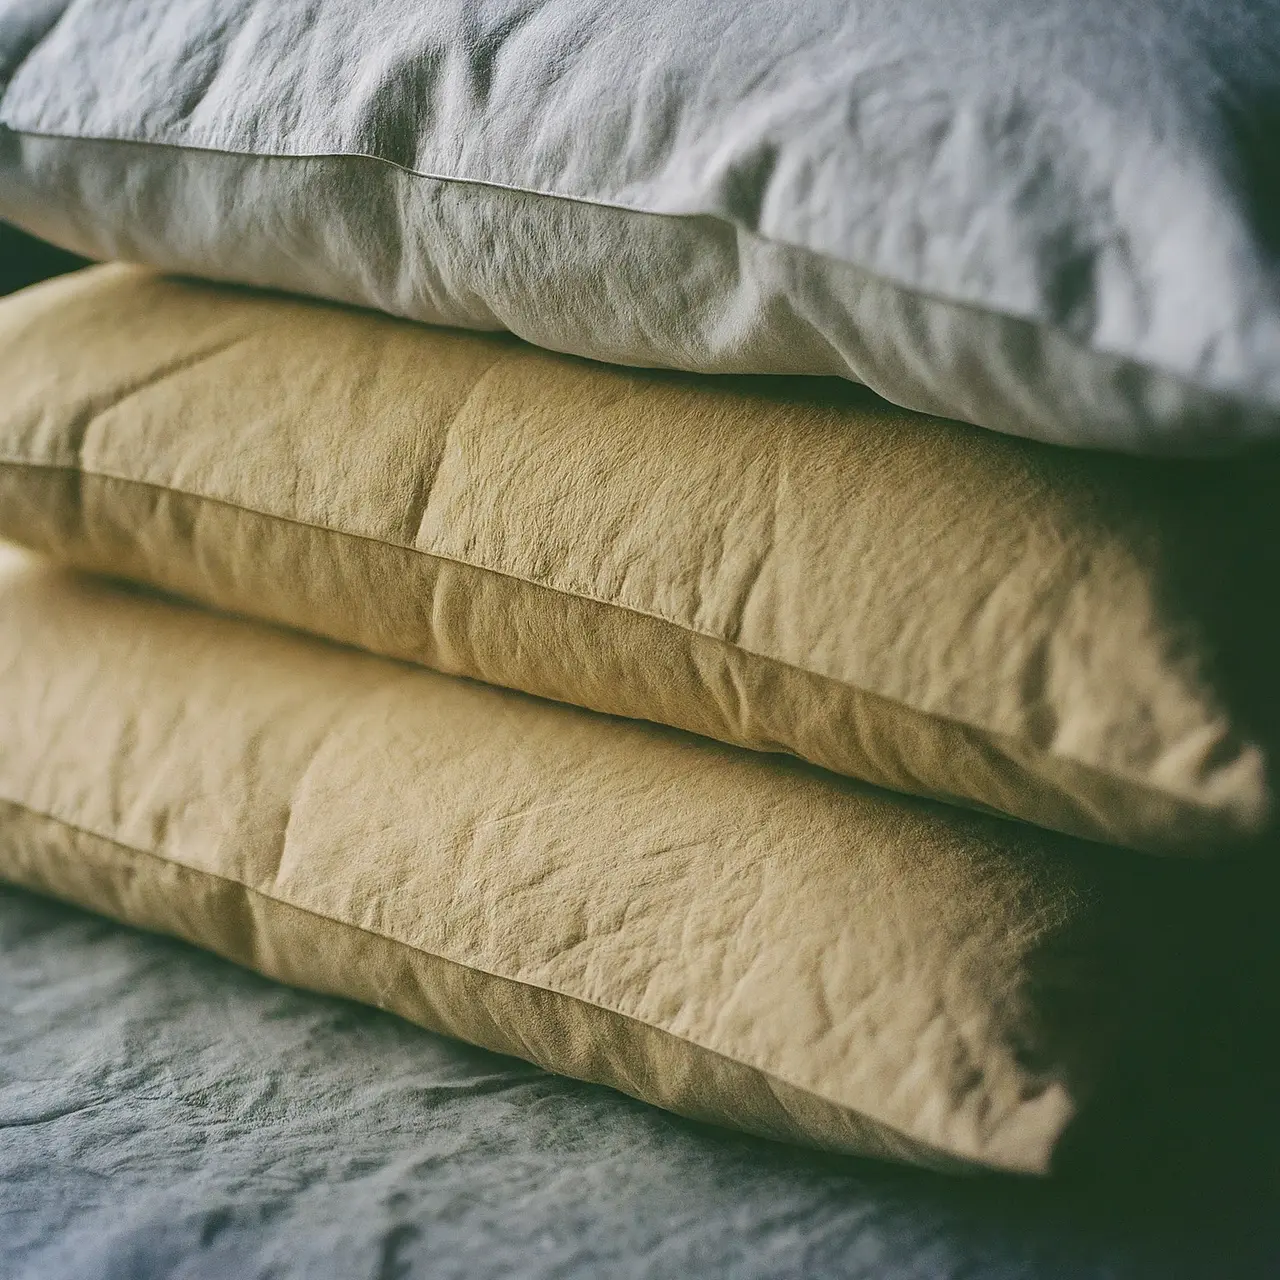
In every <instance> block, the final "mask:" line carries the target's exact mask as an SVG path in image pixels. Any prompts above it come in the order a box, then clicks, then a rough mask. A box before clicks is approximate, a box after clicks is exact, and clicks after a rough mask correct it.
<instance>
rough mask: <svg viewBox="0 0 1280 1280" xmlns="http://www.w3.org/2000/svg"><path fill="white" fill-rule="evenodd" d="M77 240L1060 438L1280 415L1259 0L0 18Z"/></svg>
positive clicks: (73, 244) (55, 7)
mask: <svg viewBox="0 0 1280 1280" xmlns="http://www.w3.org/2000/svg"><path fill="white" fill-rule="evenodd" d="M0 90H2V91H3V99H2V101H0V216H2V217H5V218H8V219H10V220H12V221H15V222H18V223H21V224H23V225H25V226H26V227H27V228H28V229H29V230H34V231H36V232H38V233H39V234H41V235H44V236H46V237H48V238H50V239H53V240H56V241H58V242H60V243H61V244H63V245H64V246H66V247H68V248H72V249H75V250H76V251H78V252H81V253H84V254H87V255H88V256H90V257H108V258H114V257H122V258H130V259H137V260H141V261H146V262H150V263H153V264H155V265H159V266H163V267H167V268H174V269H179V270H185V271H191V272H194V273H197V274H202V275H211V276H216V277H223V278H229V279H235V280H241V281H245V282H249V283H255V284H260V285H272V286H279V287H283V288H287V289H293V290H298V291H302V292H311V293H317V294H321V295H324V296H328V297H332V298H336V299H339V300H343V301H349V302H355V303H361V304H365V305H370V306H374V307H379V308H382V309H384V310H387V311H390V312H392V313H395V314H398V315H404V316H410V317H413V318H416V319H420V320H429V321H433V322H438V323H445V324H450V325H460V326H464V327H469V328H479V329H499V328H507V329H510V330H512V331H513V332H515V333H517V334H519V335H521V336H523V337H525V338H527V339H529V340H531V341H533V342H535V343H539V344H541V345H544V346H548V347H552V348H555V349H558V350H562V351H568V352H573V353H577V354H580V355H587V356H592V357H596V358H600V359H605V360H611V361H617V362H621V363H626V364H636V365H653V366H663V365H671V366H675V367H678V368H685V369H693V370H701V371H709V372H730V373H822V374H836V375H839V376H842V377H848V378H853V379H855V380H858V381H861V382H865V383H866V384H867V385H869V386H871V387H873V388H875V389H876V390H877V391H879V392H880V393H882V394H883V395H885V396H887V397H888V398H889V399H891V400H895V401H897V402H899V403H901V404H904V405H907V406H909V407H912V408H915V409H918V410H923V411H926V412H930V413H936V414H941V415H945V416H948V417H954V418H960V419H963V420H966V421H971V422H977V423H981V424H983V425H984V426H988V427H994V428H997V429H999V430H1002V431H1008V432H1012V433H1014V434H1019V435H1027V436H1032V437H1036V438H1040V439H1045V440H1052V441H1058V442H1066V443H1074V444H1085V445H1093V446H1102V447H1109V448H1117V449H1124V450H1137V451H1156V452H1163V451H1169V450H1186V449H1195V450H1199V449H1221V448H1228V447H1232V446H1239V445H1242V444H1244V443H1245V442H1248V441H1252V440H1256V439H1259V438H1263V437H1274V436H1275V435H1276V434H1277V429H1278V428H1280V360H1277V353H1278V352H1280V274H1278V272H1277V262H1278V259H1277V255H1276V236H1275V231H1276V224H1275V208H1276V190H1277V184H1276V167H1275V163H1274V137H1275V134H1276V132H1277V130H1276V118H1275V117H1276V112H1275V105H1274V104H1275V102H1276V100H1277V92H1278V90H1280V4H1278V3H1277V0H1181V2H1180V3H1177V4H1171V3H1161V4H1157V3H1120V2H1119V0H1020V3H1017V4H1010V3H1009V0H965V3H964V4H963V5H957V4H956V3H955V0H807V3H805V4H801V5H797V4H793V3H781V2H779V0H770V2H768V3H764V2H762V0H753V3H750V4H745V5H744V4H726V3H723V0H500V2H494V3H486V4H476V3H474V2H472V0H435V2H434V3H431V4H422V3H412V2H410V0H383V2H381V3H378V4H369V3H356V2H355V0H221V2H220V3H218V4H216V5H211V4H207V3H202V2H199V0H184V2H181V3H179V2H176V0H170V2H169V3H167V4H156V3H153V0H77V2H76V3H74V4H70V3H67V0H61V2H60V0H40V3H36V4H32V3H31V2H30V0H0Z"/></svg>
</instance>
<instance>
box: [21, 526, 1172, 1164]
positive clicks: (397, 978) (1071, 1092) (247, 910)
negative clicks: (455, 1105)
mask: <svg viewBox="0 0 1280 1280" xmlns="http://www.w3.org/2000/svg"><path fill="white" fill-rule="evenodd" d="M0 725H2V726H3V732H0V876H2V877H3V878H5V879H8V880H11V881H14V882H16V883H19V884H22V885H25V886H28V887H30V888H33V889H36V890H40V891H44V892H48V893H52V894H56V895H58V896H60V897H64V898H67V899H70V900H72V901H74V902H77V903H80V904H82V905H84V906H86V907H90V908H93V909H96V910H99V911H103V912H105V913H107V914H110V915H112V916H115V917H117V918H119V919H121V920H124V921H128V922H132V923H134V924H136V925H140V926H143V927H146V928H152V929H157V930H163V931H165V932H169V933H173V934H176V935H178V936H180V937H183V938H186V939H189V940H190V941H192V942H194V943H197V944H199V945H201V946H204V947H208V948H211V949H213V950H215V951H217V952H220V953H221V954H223V955H225V956H228V957H231V958H233V959H235V960H237V961H239V962H241V963H243V964H246V965H250V966H252V967H254V968H256V969H258V970H261V971H262V972H263V973H266V974H269V975H271V976H273V977H276V978H279V979H283V980H285V981H288V982H291V983H295V984H298V985H300V986H303V987H309V988H315V989H318V990H322V991H328V992H335V993H338V994H341V995H344V996H349V997H353V998H355V999H358V1000H362V1001H366V1002H369V1003H372V1004H375V1005H378V1006H380V1007H383V1008H386V1009H390V1010H393V1011H395V1012H397V1013H399V1014H402V1015H404V1016H405V1017H408V1018H411V1019H413V1020H414V1021H416V1022H419V1023H421V1024H423V1025H425V1026H428V1027H432V1028H435V1029H438V1030H441V1031H443V1032H446V1033H448V1034H450V1035H454V1036H458V1037H462V1038H464V1039H467V1040H470V1041H474V1042H475V1043H477V1044H481V1045H485V1046H487V1047H489V1048H492V1049H496V1050H500V1051H502V1052H506V1053H512V1054H518V1055H520V1056H522V1057H525V1058H528V1059H531V1060H533V1061H534V1062H537V1063H541V1064H543V1065H544V1066H546V1067H549V1068H550V1069H552V1070H555V1071H559V1072H563V1073H567V1074H570V1075H573V1076H578V1077H581V1078H584V1079H588V1080H595V1081H601V1082H603V1083H606V1084H609V1085H612V1086H614V1087H616V1088H618V1089H622V1090H625V1091H626V1092H628V1093H631V1094H634V1095H635V1096H637V1097H640V1098H644V1099H647V1100H649V1101H651V1102H654V1103H657V1104H659V1105H661V1106H664V1107H669V1108H672V1109H674V1110H676V1111H679V1112H682V1113H684V1114H687V1115H691V1116H695V1117H700V1118H702V1119H706V1120H713V1121H719V1122H723V1123H726V1124H732V1125H738V1126H741V1127H743V1128H746V1129H749V1130H753V1131H755V1132H759V1133H764V1134H771V1135H775V1136H781V1137H787V1138H793V1139H799V1140H802V1141H806V1142H810V1143H815V1144H819V1145H822V1146H826V1147H831V1148H835V1149H838V1150H845V1151H853V1152H863V1153H870V1154H876V1155H887V1156H893V1157H897V1158H901V1159H907V1160H915V1161H920V1162H924V1163H928V1164H936V1165H941V1166H943V1167H957V1166H973V1165H978V1166H991V1167H995V1168H1000V1169H1009V1170H1018V1171H1026V1172H1036V1173H1038V1172H1043V1171H1045V1170H1046V1169H1048V1168H1049V1166H1050V1164H1051V1162H1052V1160H1053V1159H1054V1157H1055V1154H1056V1153H1057V1152H1058V1151H1059V1150H1060V1148H1061V1146H1062V1143H1063V1140H1064V1138H1065V1136H1066V1134H1067V1133H1068V1131H1069V1130H1070V1129H1071V1127H1072V1125H1073V1123H1074V1122H1075V1120H1076V1117H1077V1116H1078V1115H1083V1114H1085V1113H1086V1112H1087V1110H1088V1106H1089V1104H1090V1103H1091V1101H1092V1100H1093V1099H1094V1098H1095V1097H1096V1096H1098V1095H1097V1090H1098V1087H1099V1081H1100V1080H1101V1079H1102V1077H1103V1075H1104V1069H1105V1068H1106V1067H1107V1065H1108V1060H1109V1059H1110V1057H1111V1056H1112V1055H1114V1054H1115V1053H1117V1052H1118V1050H1119V1047H1120V1046H1121V1044H1122V1042H1123V1037H1124V1033H1125V1032H1126V1031H1127V1030H1128V1029H1130V1028H1131V1027H1132V1025H1133V1024H1135V1023H1136V1022H1137V1021H1138V1020H1139V1019H1140V1018H1141V1016H1142V1015H1143V1012H1144V1011H1145V1010H1146V1009H1147V1008H1149V1007H1151V1006H1152V1001H1151V1000H1150V998H1149V994H1148V993H1147V991H1146V989H1145V988H1144V987H1143V985H1142V981H1140V980H1139V977H1138V975H1139V973H1140V972H1141V971H1142V965H1143V957H1146V956H1148V955H1154V954H1155V953H1153V952H1152V951H1151V948H1150V947H1149V945H1148V944H1147V943H1144V942H1142V941H1141V940H1140V938H1139V934H1140V932H1141V923H1142V918H1143V913H1144V911H1145V912H1147V913H1149V914H1151V915H1160V914H1161V912H1160V910H1159V907H1158V905H1157V904H1156V903H1155V902H1154V900H1153V895H1152V893H1151V888H1152V884H1153V883H1154V882H1155V881H1156V880H1158V881H1159V882H1160V883H1161V884H1163V883H1164V882H1165V880H1166V879H1167V870H1168V869H1167V868H1165V867H1162V866H1158V865H1157V864H1155V863H1153V862H1151V861H1149V860H1145V859H1142V858H1139V857H1133V856H1131V857H1125V856H1123V855H1117V854H1116V853H1115V852H1114V851H1106V850H1101V849H1097V848H1095V847H1093V846H1089V845H1087V844H1081V843H1077V842H1074V841H1071V840H1068V839H1066V838H1064V837H1061V836H1055V835H1051V834H1049V833H1047V832H1042V831H1038V830H1036V829H1034V828H1030V827H1026V826H1023V825H1020V824H1015V823H1010V822H1007V821H1004V820H1001V819H998V818H992V817H988V816H986V815H982V814H976V813H966V812H964V811H961V810H956V809H952V808H948V807H946V806H940V805H936V804H933V803H931V802H928V801H923V800H915V799H911V798H907V797H896V796H892V795H890V794H888V793H884V792H878V791H876V790H875V789H873V788H870V787H868V786H866V785H865V784H862V783H857V782H853V781H850V780H847V779H841V778H837V777H835V776H834V775H831V774H829V773H825V772H823V771H821V770H817V769H813V768H812V767H810V766H808V765H805V764H802V763H800V762H796V761H788V760H785V759H781V758H774V757H769V756H763V755H758V754H752V753H749V752H744V751H741V750H738V749H736V748H733V747H728V746H722V745H720V744H718V743H713V742H709V741H706V740H703V739H699V738H695V737H692V736H689V735H685V734H682V733H679V732H677V731H674V730H671V729H666V728H661V727H657V726H650V725H643V724H637V723H632V722H628V721H624V720H618V719H612V718H608V717H603V716H599V715H596V714H594V713H591V712H588V711H583V710H579V709H576V708H571V707H563V706H557V705H555V704H553V703H549V702H544V701H540V700H537V699H533V698H529V697H527V696H524V695H521V694H518V693H513V692H509V691H505V690H499V689H494V688H491V687H487V686H484V685H481V684H476V683H473V682H470V681H464V680H459V679H456V678H452V677H448V676H443V675H439V674H436V673H433V672H429V671H425V670H423V669H421V668H418V667H414V666H411V665H406V664H400V663H395V662H392V661H389V660H386V659H382V658H377V657H373V656H370V655H366V654H362V653H359V652H357V651H354V650H351V649H344V648H340V647H337V646H333V645H330V644H328V643H326V642H323V641H320V640H315V639H311V638H307V637H302V636H299V635H297V634H295V633H289V632H285V631H277V630H274V629H272V628H270V627H267V626H265V625H263V624H260V623H252V622H247V621H240V620H236V619H231V618H227V617H224V616H219V615H216V614H210V613H205V612H204V611H202V610H200V609H198V608H196V607H194V606H189V605H184V604H178V603H174V602H171V601H169V600H166V599H164V598H161V597H158V596H154V595H152V594H150V593H148V592H145V591H142V590H139V589H135V588H127V587H124V586H118V585H112V584H109V583H106V582H103V581H99V580H95V579H92V578H88V577H80V576H78V575H75V574H71V573H68V572H66V571H63V570H57V569H54V568H48V567H44V566H42V565H39V564H36V563H33V562H29V561H28V560H27V558H26V557H25V556H21V555H17V554H15V553H14V552H13V551H12V550H10V551H7V552H5V551H3V550H2V549H0ZM1175 878H1176V877H1175ZM1168 927H1170V928H1172V926H1171V925H1169V926H1168ZM1175 932H1176V930H1175ZM1151 967H1152V968H1153V969H1162V970H1163V968H1164V966H1163V961H1159V959H1158V957H1157V962H1156V963H1153V964H1152V966H1151ZM1167 978H1168V974H1167V973H1163V972H1162V980H1165V979H1167ZM1153 1067H1154V1064H1153Z"/></svg>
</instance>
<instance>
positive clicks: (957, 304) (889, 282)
mask: <svg viewBox="0 0 1280 1280" xmlns="http://www.w3.org/2000/svg"><path fill="white" fill-rule="evenodd" d="M16 76H17V72H16V71H15V76H14V78H15V79H16ZM11 85H12V81H10V86H11ZM10 86H4V88H3V92H0V129H5V130H8V131H9V132H10V133H12V134H14V135H15V136H18V137H28V138H44V139H49V140H52V141H60V142H87V143H103V144H111V145H115V146H132V147H141V148H148V147H149V148H156V149H161V150H171V151H190V152H205V153H209V154H213V155H223V156H230V157H234V158H238V159H242V160H364V161H368V162H371V163H374V164H380V165H385V166H387V167H388V168H391V169H395V170H397V171H398V172H400V173H404V174H407V175H408V176H410V177H413V178H423V179H426V180H427V181H431V182H439V183H441V184H444V185H454V186H472V187H486V188H490V189H492V190H497V191H508V192H511V193H512V194H515V195H523V196H529V197H532V198H534V199H541V200H555V201H560V202H562V203H565V204H579V205H587V206H590V207H593V208H599V209H609V210H612V211H614V212H618V213H628V214H632V215H635V216H638V217H651V218H671V219H680V220H683V221H698V220H706V221H709V222H714V223H718V224H719V225H721V226H725V227H730V228H732V229H733V231H734V233H735V234H738V235H743V236H747V237H749V238H750V239H752V240H755V241H758V242H759V243H761V244H764V245H769V246H771V247H773V248H777V249H783V250H787V251H790V252H794V253H801V254H807V255H809V256H811V257H814V258H819V259H821V260H823V261H825V262H830V263H833V264H835V265H837V266H840V267H843V268H846V269H847V270H850V271H855V272H857V273H858V274H859V275H861V276H863V277H865V278H866V279H869V280H875V281H877V282H878V283H880V284H882V285H885V286H887V287H889V288H892V289H895V290H898V291H900V292H901V293H903V294H906V295H909V296H911V297H913V298H917V299H919V300H921V301H924V302H932V303H936V304H939V305H942V306H947V307H953V308H955V309H956V310H959V311H965V312H968V313H970V314H972V315H977V316H982V317H984V318H986V319H990V320H996V321H1003V322H1005V323H1013V324H1017V325H1022V326H1024V327H1026V328H1027V329H1030V330H1031V331H1032V332H1034V333H1037V334H1047V335H1051V336H1052V337H1053V338H1054V339H1055V340H1056V341H1058V342H1061V343H1062V344H1063V346H1065V347H1067V348H1069V349H1070V350H1072V351H1073V352H1075V353H1076V354H1077V355H1079V356H1080V357H1081V358H1082V359H1097V358H1101V359H1108V360H1116V361H1118V362H1121V363H1123V364H1125V365H1128V366H1130V367H1132V368H1134V369H1137V370H1139V371H1141V372H1143V373H1145V374H1147V375H1154V376H1157V377H1160V378H1167V379H1169V380H1170V381H1171V382H1174V383H1175V384H1176V385H1177V386H1178V387H1179V388H1180V389H1181V391H1182V392H1183V393H1184V394H1186V393H1188V392H1189V393H1191V394H1192V395H1195V396H1199V397H1202V398H1204V399H1206V400H1212V401H1215V402H1217V403H1218V404H1220V405H1221V406H1223V407H1225V408H1230V409H1232V410H1234V411H1236V412H1244V413H1250V412H1252V413H1256V412H1258V411H1262V412H1264V413H1269V414H1280V399H1272V398H1269V397H1267V396H1266V395H1265V393H1264V394H1263V395H1258V394H1257V393H1247V392H1243V391H1238V390H1224V389H1222V388H1220V387H1212V386H1206V385H1204V384H1201V383H1198V382H1196V381H1194V380H1193V379H1192V378H1190V377H1188V376H1187V375H1186V374H1185V373H1183V372H1180V371H1177V370H1173V369H1169V368H1166V367H1164V366H1163V365H1159V364H1156V363H1154V362H1152V361H1150V360H1147V359H1143V358H1140V357H1137V356H1135V355H1133V354H1131V353H1129V352H1125V351H1115V350H1111V349H1109V348H1105V347H1097V346H1090V345H1088V344H1086V343H1082V342H1081V341H1080V340H1079V339H1077V338H1074V337H1072V335H1070V334H1068V333H1066V332H1065V331H1063V330H1062V329H1060V328H1058V327H1056V326H1055V325H1052V324H1048V323H1046V322H1045V321H1043V320H1041V319H1040V318H1038V317H1036V316H1030V315H1024V314H1019V313H1018V312H1015V311H1002V310H999V309H997V308H995V307H993V306H986V305H984V304H982V303H980V302H973V301H970V300H968V299H965V298H957V297H953V296H951V295H948V294H946V293H941V292H938V291H935V290H930V289H926V288H924V287H922V286H917V285H914V284H909V283H907V282H906V281H904V280H902V279H900V278H898V277H896V276H892V275H888V274H885V273H883V272H879V271H875V270H872V269H871V268H869V267H867V266H864V265H863V264H861V263H858V262H853V261H850V260H849V259H846V258H841V257H839V256H837V255H836V254H834V253H831V252H828V251H824V250H821V249H814V248H810V247H809V246H807V245H804V244H800V243H796V242H792V241H788V240H782V239H778V238H776V237H773V236H769V235H766V234H764V233H763V232H761V231H757V230H755V229H754V228H751V227H748V226H745V225H744V224H742V223H739V222H735V221H733V220H732V219H731V218H727V217H725V216H723V215H722V214H719V213H716V212H713V211H696V212H676V211H669V210H662V209H646V208H643V207H641V206H638V205H630V204H625V203H623V202H621V201H611V200H606V199H603V198H594V197H588V196H577V195H566V194H563V193H561V192H557V191H550V190H541V189H538V188H536V187H521V186H515V185H512V184H508V183H504V182H498V181H495V180H493V179H487V178H471V177H462V176H458V175H452V174H443V173H436V172H433V171H431V170H422V169H413V168H410V167H409V166H407V165H403V164H400V163H399V162H398V161H395V160H389V159H387V158H386V157H385V156H378V155H372V154H368V153H366V152H361V151H296V152H290V151H278V152H276V151H243V150H236V149H233V148H231V147H228V146H226V145H220V144H219V143H217V142H212V143H200V142H170V141H167V140H153V139H148V138H130V137H125V136H123V135H113V134H91V133H64V132H59V131H55V130H43V129H39V128H29V127H22V126H19V125H16V124H14V123H12V121H11V119H10V118H9V113H8V111H7V110H6V109H5V108H6V105H7V104H6V102H5V99H6V98H7V96H8V92H9V87H10ZM1145 434H1148V435H1149V434H1150V433H1145ZM1180 434H1181V433H1179V437H1180Z"/></svg>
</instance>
